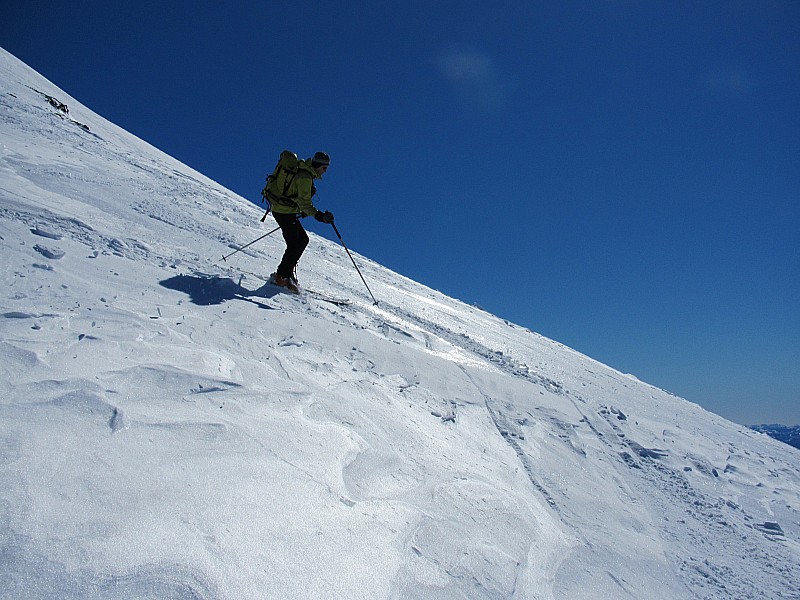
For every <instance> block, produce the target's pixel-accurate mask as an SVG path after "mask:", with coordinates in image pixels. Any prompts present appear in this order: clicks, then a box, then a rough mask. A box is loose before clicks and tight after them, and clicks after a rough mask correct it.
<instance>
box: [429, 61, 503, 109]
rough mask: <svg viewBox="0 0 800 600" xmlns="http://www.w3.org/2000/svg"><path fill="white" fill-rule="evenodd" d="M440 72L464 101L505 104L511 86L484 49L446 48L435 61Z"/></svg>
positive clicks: (483, 105) (484, 105) (494, 106)
mask: <svg viewBox="0 0 800 600" xmlns="http://www.w3.org/2000/svg"><path fill="white" fill-rule="evenodd" d="M436 64H437V67H438V68H439V72H440V73H441V74H442V76H443V77H444V78H445V80H446V81H447V82H448V83H449V84H451V85H452V86H453V87H454V89H455V90H456V92H457V93H459V94H460V95H461V96H462V97H463V98H464V99H465V100H467V101H468V102H470V103H473V104H476V105H478V106H481V107H483V108H497V107H499V106H501V105H502V104H504V103H505V101H506V98H507V97H508V88H507V86H506V85H505V83H504V82H503V81H502V77H501V76H500V73H499V71H498V70H497V67H496V66H495V64H494V61H493V60H492V58H491V57H490V56H489V55H488V54H486V53H484V52H481V51H478V50H472V49H466V48H447V49H445V50H443V51H442V52H440V53H439V55H438V57H437V60H436Z"/></svg>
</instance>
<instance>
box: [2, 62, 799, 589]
mask: <svg viewBox="0 0 800 600" xmlns="http://www.w3.org/2000/svg"><path fill="white" fill-rule="evenodd" d="M87 76H91V74H90V73H87ZM0 81H2V86H0V140H2V146H1V147H0V242H2V251H3V262H2V271H0V276H1V277H2V290H3V292H2V294H0V327H1V328H2V329H1V330H0V331H2V338H1V340H0V374H2V377H0V456H2V460H1V461H0V590H2V596H3V597H5V598H15V599H20V600H24V599H44V598H48V599H49V598H61V599H71V598H75V599H77V598H123V599H126V598H168V599H189V598H193V599H196V598H203V599H207V600H210V599H215V600H216V599H220V600H222V599H227V600H233V599H236V600H242V599H248V598H284V599H291V598H297V599H300V598H349V599H358V598H364V599H370V600H374V599H376V598H406V599H413V598H419V599H422V598H425V599H434V598H435V599H457V598H458V599H463V598H487V599H488V598H493V599H499V598H509V599H510V598H515V599H521V598H536V599H556V598H558V599H570V600H580V599H587V600H588V599H592V600H598V599H600V600H602V599H619V598H636V599H642V598H652V599H656V598H658V599H662V598H670V599H681V598H685V599H690V598H703V599H720V600H721V599H723V598H724V599H728V598H737V599H747V598H752V599H756V598H757V599H759V600H762V599H765V598H786V599H788V598H798V597H800V546H799V545H798V538H799V537H800V493H799V491H800V471H799V470H798V466H797V465H798V453H797V451H796V450H794V449H793V448H790V447H788V446H785V445H783V444H780V443H778V442H776V441H774V440H772V439H770V438H769V437H767V436H766V435H762V434H759V433H756V432H753V431H751V430H749V429H746V428H744V427H740V426H737V425H735V424H733V423H730V422H728V421H726V420H724V419H722V418H720V417H718V416H716V415H713V414H710V413H708V412H706V411H704V410H703V409H701V408H700V407H699V406H697V405H695V404H692V403H690V402H687V401H685V400H682V399H680V398H676V397H674V396H672V395H670V394H668V393H666V392H664V391H662V390H659V389H656V388H654V387H652V386H650V385H647V384H646V383H643V382H640V381H638V380H637V379H635V378H634V377H632V376H629V375H624V374H622V373H619V372H616V371H614V370H613V369H610V368H608V367H606V366H604V365H602V364H599V363H597V362H596V361H593V360H591V359H589V358H587V357H585V356H582V355H580V354H578V353H576V352H574V351H573V350H570V349H569V348H566V347H564V346H562V345H561V344H558V343H557V342H554V341H552V340H548V339H546V338H543V337H542V336H540V335H537V334H535V333H533V332H531V331H529V330H527V329H524V328H522V327H519V326H516V325H514V324H512V323H509V322H505V321H503V320H501V319H498V318H496V317H494V316H492V315H490V314H488V313H486V312H483V311H481V310H479V309H477V308H475V307H470V306H467V305H465V304H463V303H461V302H458V301H457V300H454V299H451V298H448V297H445V296H443V295H442V294H440V293H438V292H436V291H434V290H431V289H429V288H426V287H425V286H422V285H419V284H417V283H415V282H413V281H410V280H408V279H406V278H404V277H402V276H400V275H398V274H396V273H393V272H391V271H389V270H387V269H385V268H383V267H381V266H380V265H378V264H375V263H374V262H372V261H369V260H368V259H367V258H365V257H363V256H360V255H356V256H357V260H358V264H359V266H360V267H361V268H362V271H363V273H364V277H365V278H366V279H367V280H368V281H369V283H370V288H371V289H372V291H373V292H374V293H375V295H376V297H377V298H378V299H379V300H380V305H379V306H377V307H376V306H373V304H372V301H371V299H370V298H369V297H368V296H367V295H366V292H365V290H364V288H363V284H362V282H361V281H360V279H359V277H358V275H357V273H356V272H355V271H354V269H353V266H352V264H351V263H350V261H349V259H348V257H347V256H346V255H345V253H344V252H343V250H342V248H341V246H339V245H337V244H334V243H332V242H329V241H326V240H325V239H322V238H320V237H317V236H314V235H312V236H311V238H312V240H311V245H310V246H309V249H308V250H307V252H306V255H305V257H304V259H303V261H302V263H301V265H300V272H299V276H300V280H301V283H302V284H303V285H307V286H308V287H309V288H310V289H314V290H316V291H318V292H319V293H320V294H325V295H330V296H331V297H335V298H347V299H350V300H351V303H350V304H349V305H341V306H340V305H336V304H332V303H330V302H326V301H324V300H321V299H319V298H317V297H315V296H314V295H311V294H309V295H306V296H300V297H298V296H290V295H287V294H281V293H277V292H276V291H275V289H274V287H272V286H265V285H264V283H265V282H266V280H267V278H268V275H269V273H271V272H272V271H273V270H274V268H275V265H277V262H278V260H279V258H280V255H281V253H282V251H283V244H282V241H281V240H280V239H279V238H276V237H274V236H271V237H268V238H266V239H265V240H263V242H259V243H258V244H254V245H253V246H251V247H249V248H247V249H246V250H244V251H243V252H240V253H237V254H236V255H235V257H232V258H231V259H229V260H228V261H226V262H225V263H222V264H221V263H220V261H219V258H218V257H220V256H222V255H224V254H227V253H230V251H231V250H232V249H235V248H238V247H241V246H242V245H244V244H245V243H247V242H249V241H251V240H253V239H255V238H256V237H258V236H259V235H261V234H263V233H264V231H267V229H264V228H265V227H269V226H270V225H272V222H271V219H268V222H267V223H264V224H261V223H260V222H259V219H260V217H261V214H262V212H261V210H260V208H259V207H258V206H256V205H254V204H251V203H250V202H248V201H246V200H244V199H243V198H240V197H238V196H236V195H235V194H233V193H231V192H229V191H227V190H225V189H224V188H222V187H221V186H219V185H218V184H216V183H214V182H213V181H210V180H209V179H207V178H206V177H204V176H203V175H201V174H199V173H197V172H195V171H193V170H191V169H189V168H188V167H186V166H185V165H182V164H180V163H179V162H178V161H176V160H174V159H172V158H170V157H169V156H166V155H165V154H163V153H161V152H159V151H158V150H156V149H154V148H153V147H151V146H149V145H148V144H146V143H145V142H143V141H141V140H139V139H136V138H135V137H133V136H131V135H129V134H128V133H126V132H124V131H122V130H121V129H119V128H118V127H116V126H114V125H112V124H110V123H108V122H106V121H105V120H103V119H102V118H101V117H99V116H98V115H96V114H94V113H92V112H91V111H89V110H88V109H86V108H85V107H84V106H82V105H81V104H80V102H78V101H77V100H75V99H73V98H70V97H69V96H68V95H67V94H66V93H64V92H63V91H62V90H59V89H58V88H56V87H55V86H54V85H53V84H51V83H49V82H48V81H46V80H44V79H43V78H42V77H40V76H39V75H37V74H36V73H34V72H32V71H31V70H30V69H28V68H27V67H26V66H25V65H23V64H21V63H20V62H19V61H17V60H16V59H15V58H13V57H12V56H11V55H9V54H8V53H6V52H5V51H2V50H0ZM62 106H64V107H68V110H66V111H65V110H64V109H63V108H62ZM131 110H136V107H131ZM283 143H284V142H283V141H281V140H275V147H276V148H281V147H282V146H283ZM266 168H267V165H266V163H265V169H266ZM260 177H261V175H256V174H254V197H255V196H257V194H258V189H257V187H258V185H257V183H256V182H258V181H260ZM339 225H340V227H341V228H342V230H343V231H344V230H345V227H346V224H344V223H341V224H339ZM348 241H349V242H351V243H352V244H353V245H354V246H357V245H358V244H357V240H348ZM419 243H420V244H421V245H424V244H425V240H419Z"/></svg>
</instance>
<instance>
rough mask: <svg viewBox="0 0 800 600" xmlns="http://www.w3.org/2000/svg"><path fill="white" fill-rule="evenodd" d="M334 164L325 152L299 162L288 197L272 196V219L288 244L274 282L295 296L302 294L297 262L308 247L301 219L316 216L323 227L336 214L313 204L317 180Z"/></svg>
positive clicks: (287, 190) (285, 195) (289, 187)
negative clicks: (298, 279) (298, 280)
mask: <svg viewBox="0 0 800 600" xmlns="http://www.w3.org/2000/svg"><path fill="white" fill-rule="evenodd" d="M330 164H331V158H330V156H328V155H327V154H326V153H325V152H317V153H316V154H314V156H313V157H312V158H308V159H306V160H301V161H299V164H298V166H297V173H296V174H295V175H294V177H293V178H292V179H291V183H290V184H289V186H288V188H287V189H286V193H285V194H282V197H280V198H277V197H275V196H272V195H271V196H270V200H271V201H272V216H273V217H275V221H276V222H277V223H278V225H279V226H280V228H281V233H283V239H284V240H285V241H286V251H285V252H284V254H283V259H282V260H281V263H280V265H278V269H277V271H276V272H275V273H273V275H272V278H271V279H272V283H274V284H275V285H278V286H281V287H285V288H287V289H288V290H289V291H291V292H294V293H299V292H300V287H299V285H298V283H297V276H296V274H295V269H296V267H297V262H298V261H299V260H300V257H301V256H302V255H303V252H304V251H305V249H306V246H307V245H308V234H307V233H306V231H305V229H303V225H302V224H301V223H300V219H301V218H303V217H306V216H313V217H314V218H315V219H316V220H317V221H319V222H320V223H333V213H331V212H329V211H324V212H323V211H321V210H317V208H316V207H315V206H314V204H313V202H312V201H311V199H312V198H313V196H314V194H315V193H316V191H317V189H316V187H315V186H314V179H321V178H322V175H323V174H324V173H325V171H327V170H328V167H329V166H330Z"/></svg>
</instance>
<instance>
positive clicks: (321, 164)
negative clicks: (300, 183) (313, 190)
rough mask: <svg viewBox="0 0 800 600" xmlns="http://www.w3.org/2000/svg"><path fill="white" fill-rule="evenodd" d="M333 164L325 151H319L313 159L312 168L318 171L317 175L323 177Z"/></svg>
mask: <svg viewBox="0 0 800 600" xmlns="http://www.w3.org/2000/svg"><path fill="white" fill-rule="evenodd" d="M330 165H331V157H330V156H328V155H327V154H326V153H325V152H317V153H316V154H314V157H313V158H312V159H311V168H312V169H314V170H315V171H316V172H317V175H319V176H320V177H322V174H323V173H324V172H325V171H327V170H328V167H329V166H330Z"/></svg>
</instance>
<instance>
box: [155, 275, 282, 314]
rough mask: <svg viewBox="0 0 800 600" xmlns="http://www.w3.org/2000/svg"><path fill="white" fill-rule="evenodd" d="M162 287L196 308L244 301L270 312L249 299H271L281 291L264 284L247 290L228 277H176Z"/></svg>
mask: <svg viewBox="0 0 800 600" xmlns="http://www.w3.org/2000/svg"><path fill="white" fill-rule="evenodd" d="M159 283H160V285H162V286H163V287H165V288H167V289H170V290H175V291H178V292H183V293H184V294H186V295H187V296H189V300H190V301H191V302H192V303H193V304H197V305H198V306H212V305H215V304H222V303H224V302H226V301H228V300H244V301H245V302H251V303H253V304H255V305H256V306H258V307H260V308H264V309H268V310H272V307H271V306H268V305H266V304H263V303H261V302H258V301H257V300H253V299H252V298H251V297H253V296H255V297H259V298H272V297H273V296H276V295H278V294H280V293H281V290H279V289H278V288H276V287H275V286H272V285H270V284H268V283H265V284H264V285H263V286H261V287H260V288H258V289H257V290H252V291H251V290H248V289H247V288H244V287H242V286H241V285H239V284H238V283H235V282H234V281H233V280H232V279H230V278H229V277H213V276H201V275H176V276H175V277H170V278H169V279H164V280H163V281H160V282H159Z"/></svg>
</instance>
